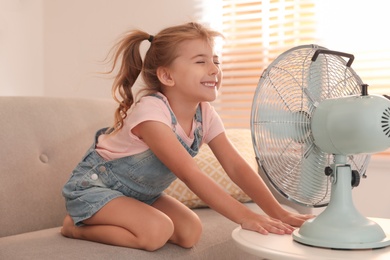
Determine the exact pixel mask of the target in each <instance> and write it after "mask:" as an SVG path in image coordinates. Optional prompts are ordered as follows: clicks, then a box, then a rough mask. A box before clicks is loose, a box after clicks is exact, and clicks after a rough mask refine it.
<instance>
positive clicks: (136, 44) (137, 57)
mask: <svg viewBox="0 0 390 260" xmlns="http://www.w3.org/2000/svg"><path fill="white" fill-rule="evenodd" d="M149 36H150V35H149V34H147V33H145V32H142V31H138V30H136V31H131V32H130V33H129V34H127V35H125V36H124V37H123V38H122V39H121V40H120V41H119V42H118V43H117V44H116V45H115V46H114V48H113V51H114V54H113V56H112V61H113V65H112V67H111V70H110V71H109V72H108V73H112V72H113V71H114V69H115V68H116V67H117V66H119V64H120V67H119V71H118V73H117V74H116V76H115V80H114V83H113V85H112V93H111V94H112V96H113V98H114V100H115V101H116V102H118V104H119V105H118V108H117V109H116V110H115V116H114V125H113V127H112V128H111V129H110V130H109V131H110V132H112V133H114V132H117V131H118V130H120V129H121V128H122V127H123V121H124V119H125V118H126V117H127V111H128V110H129V109H130V107H131V106H132V105H133V103H134V96H133V92H132V87H133V85H134V83H135V81H136V80H137V78H138V76H139V74H140V73H141V71H142V68H143V63H142V58H141V53H140V45H141V43H142V41H144V40H148V39H149Z"/></svg>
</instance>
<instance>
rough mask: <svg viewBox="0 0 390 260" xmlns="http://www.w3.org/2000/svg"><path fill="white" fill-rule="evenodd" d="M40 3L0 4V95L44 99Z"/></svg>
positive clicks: (39, 0)
mask: <svg viewBox="0 0 390 260" xmlns="http://www.w3.org/2000/svg"><path fill="white" fill-rule="evenodd" d="M43 3H44V2H43V0H25V1H21V0H20V1H17V0H0V95H2V96H5V95H7V96H12V95H32V96H42V95H44V71H43V67H44V64H43V55H44V43H43V27H42V24H43Z"/></svg>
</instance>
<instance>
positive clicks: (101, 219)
mask: <svg viewBox="0 0 390 260" xmlns="http://www.w3.org/2000/svg"><path fill="white" fill-rule="evenodd" d="M83 223H84V224H85V226H81V227H76V226H74V224H73V221H72V219H71V218H70V216H67V217H65V220H64V224H63V228H62V230H61V233H62V234H63V235H64V236H67V237H72V238H77V239H84V240H89V241H95V242H100V243H105V244H110V245H116V246H124V247H131V248H139V249H145V250H148V251H154V250H157V249H159V248H160V247H162V246H163V245H165V244H166V242H167V241H168V240H169V239H170V238H171V237H172V235H173V234H174V224H173V222H172V220H171V219H170V218H169V217H168V216H167V215H166V214H164V213H163V212H162V211H160V210H158V209H156V208H154V207H151V206H149V205H147V204H145V203H142V202H140V201H137V200H135V199H132V198H128V197H119V198H116V199H114V200H112V201H110V202H109V203H107V204H106V205H105V206H104V207H103V208H102V209H100V210H99V211H98V212H97V213H96V214H95V215H93V216H92V217H91V218H89V219H87V220H84V221H83Z"/></svg>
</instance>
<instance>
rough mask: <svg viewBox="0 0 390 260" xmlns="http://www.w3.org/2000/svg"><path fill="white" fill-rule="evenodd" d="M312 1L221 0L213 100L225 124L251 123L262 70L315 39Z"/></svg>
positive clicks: (236, 125)
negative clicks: (219, 78)
mask: <svg viewBox="0 0 390 260" xmlns="http://www.w3.org/2000/svg"><path fill="white" fill-rule="evenodd" d="M313 2H314V1H313V0H301V1H296V0H265V1H254V0H223V1H222V4H223V8H222V32H223V34H224V36H225V38H226V40H225V44H224V46H223V48H222V69H223V73H224V76H223V83H222V88H221V89H220V95H219V97H218V99H217V100H216V101H215V102H213V105H214V107H215V108H216V110H217V111H218V113H219V115H220V116H221V118H222V120H223V122H224V124H225V126H226V127H227V128H249V127H250V112H251V105H252V99H253V95H254V92H255V89H256V87H257V83H258V81H259V78H260V75H261V73H262V72H263V70H264V69H265V68H266V67H267V66H268V65H269V64H270V63H271V62H272V61H273V60H274V59H275V58H276V57H277V56H278V55H280V54H281V53H282V52H284V51H286V50H288V49H290V48H292V47H295V46H297V45H301V44H311V43H314V42H316V39H315V30H316V28H315V5H314V3H313Z"/></svg>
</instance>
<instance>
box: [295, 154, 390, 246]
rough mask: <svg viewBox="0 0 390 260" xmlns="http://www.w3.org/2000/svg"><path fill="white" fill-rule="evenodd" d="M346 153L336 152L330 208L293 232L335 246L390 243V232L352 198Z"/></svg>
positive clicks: (308, 240)
mask: <svg viewBox="0 0 390 260" xmlns="http://www.w3.org/2000/svg"><path fill="white" fill-rule="evenodd" d="M346 162H347V157H346V156H345V155H335V163H334V164H333V165H332V169H333V176H331V177H332V178H333V179H332V191H331V192H332V193H331V197H330V201H329V205H328V206H327V208H326V209H325V210H324V211H323V212H322V213H321V214H319V215H318V216H317V217H316V218H314V219H310V220H308V221H306V222H305V223H304V224H303V225H302V226H301V228H300V229H297V230H295V231H294V232H293V239H294V240H295V241H297V242H300V243H302V244H306V245H311V246H317V247H326V248H334V249H368V248H381V247H386V246H389V245H390V235H387V234H385V233H384V231H383V230H382V228H381V227H380V226H379V225H378V224H377V223H375V222H374V221H372V220H370V219H368V218H366V217H364V216H362V215H361V214H360V213H359V212H358V211H357V210H356V208H355V206H354V205H353V201H352V188H351V180H352V170H351V167H350V165H348V164H346Z"/></svg>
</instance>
